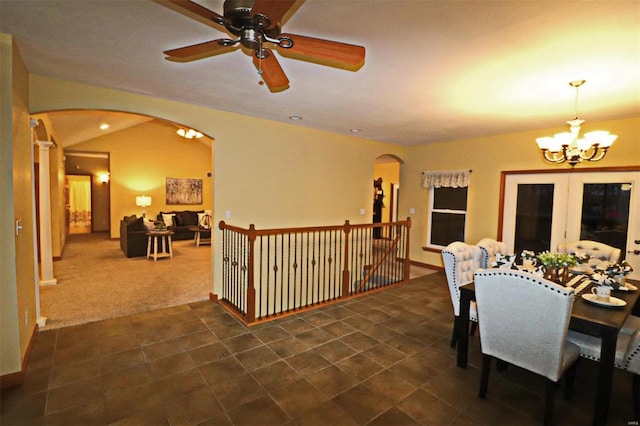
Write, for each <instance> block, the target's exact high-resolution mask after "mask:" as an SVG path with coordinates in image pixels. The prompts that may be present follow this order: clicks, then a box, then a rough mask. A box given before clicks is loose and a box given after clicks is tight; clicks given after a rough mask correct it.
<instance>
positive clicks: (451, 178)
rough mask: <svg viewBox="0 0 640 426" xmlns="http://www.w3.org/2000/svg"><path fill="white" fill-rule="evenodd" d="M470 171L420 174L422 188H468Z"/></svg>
mask: <svg viewBox="0 0 640 426" xmlns="http://www.w3.org/2000/svg"><path fill="white" fill-rule="evenodd" d="M470 176H471V170H443V171H438V172H422V187H423V188H431V187H435V188H443V187H444V188H464V187H467V186H469V177H470Z"/></svg>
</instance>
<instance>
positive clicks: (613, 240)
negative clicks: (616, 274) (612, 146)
mask: <svg viewBox="0 0 640 426" xmlns="http://www.w3.org/2000/svg"><path fill="white" fill-rule="evenodd" d="M630 198H631V184H630V183H588V184H585V185H584V188H583V197H582V217H581V227H580V239H581V240H592V241H600V242H602V243H605V244H608V245H610V246H613V247H617V248H619V249H620V251H621V253H622V259H624V257H625V254H626V247H627V230H628V223H629V202H630ZM622 259H621V260H622Z"/></svg>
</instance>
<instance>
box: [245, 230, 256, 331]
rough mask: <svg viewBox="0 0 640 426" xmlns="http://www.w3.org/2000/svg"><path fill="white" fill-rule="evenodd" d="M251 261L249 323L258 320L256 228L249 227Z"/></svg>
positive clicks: (248, 279) (249, 270)
mask: <svg viewBox="0 0 640 426" xmlns="http://www.w3.org/2000/svg"><path fill="white" fill-rule="evenodd" d="M247 238H248V239H249V261H248V265H247V323H248V324H251V323H252V322H254V321H255V320H256V289H255V287H254V250H253V248H254V246H255V242H256V226H255V225H254V224H251V225H249V232H248V233H247Z"/></svg>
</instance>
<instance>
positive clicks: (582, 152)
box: [536, 80, 618, 167]
mask: <svg viewBox="0 0 640 426" xmlns="http://www.w3.org/2000/svg"><path fill="white" fill-rule="evenodd" d="M584 83H585V80H575V81H572V82H570V83H569V85H570V86H571V87H573V88H575V89H576V96H575V101H574V118H573V120H569V121H567V124H568V125H569V131H568V132H563V133H556V134H555V135H553V136H545V137H542V138H538V139H536V142H537V144H538V148H540V150H541V151H542V156H543V157H544V159H545V160H547V161H548V162H550V163H556V164H560V163H564V162H567V163H569V165H570V166H571V167H575V166H576V164H578V163H581V162H582V161H600V160H602V159H603V158H604V156H605V155H606V154H607V150H608V149H609V147H611V145H612V144H613V142H614V141H615V140H616V138H617V137H618V136H617V135H612V134H610V133H609V132H607V131H606V130H596V131H593V132H588V133H585V134H584V138H582V139H579V134H580V126H582V123H584V120H580V119H578V90H579V89H580V86H582V85H583V84H584Z"/></svg>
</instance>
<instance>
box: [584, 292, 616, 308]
mask: <svg viewBox="0 0 640 426" xmlns="http://www.w3.org/2000/svg"><path fill="white" fill-rule="evenodd" d="M582 298H583V299H584V300H586V301H587V302H591V303H595V304H596V305H600V306H606V307H608V308H621V307H623V306H626V305H627V302H625V301H624V300H622V299H618V298H617V297H613V296H612V297H609V300H607V301H604V300H599V299H598V297H597V296H596V295H595V294H592V293H586V294H583V295H582Z"/></svg>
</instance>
